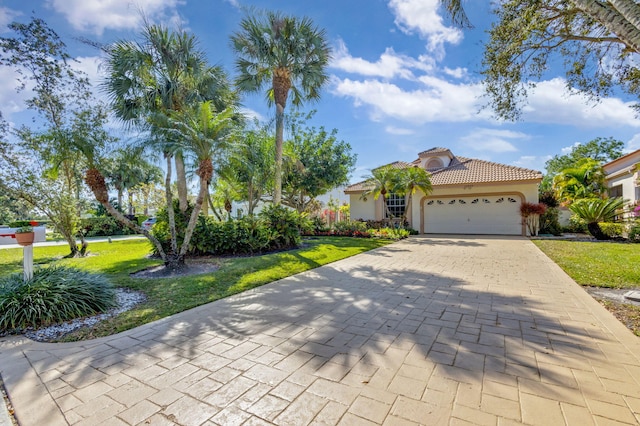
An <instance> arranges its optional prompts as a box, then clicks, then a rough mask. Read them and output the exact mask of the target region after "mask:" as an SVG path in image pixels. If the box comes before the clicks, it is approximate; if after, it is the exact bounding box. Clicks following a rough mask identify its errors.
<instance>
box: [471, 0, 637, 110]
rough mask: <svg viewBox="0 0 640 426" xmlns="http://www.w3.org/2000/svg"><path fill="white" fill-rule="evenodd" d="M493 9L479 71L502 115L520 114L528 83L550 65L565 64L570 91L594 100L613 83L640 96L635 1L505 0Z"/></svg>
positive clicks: (490, 97)
mask: <svg viewBox="0 0 640 426" xmlns="http://www.w3.org/2000/svg"><path fill="white" fill-rule="evenodd" d="M495 13H496V15H497V19H496V22H495V23H494V24H493V26H492V28H491V30H490V32H489V36H490V38H489V41H488V43H487V44H486V46H485V53H484V60H483V68H484V70H483V75H484V78H485V88H486V91H487V93H488V95H489V99H490V101H491V105H492V107H493V109H494V111H495V112H496V114H497V115H498V116H499V117H501V118H505V119H517V118H519V116H520V111H521V106H522V105H523V101H524V99H525V98H526V96H527V93H528V90H529V89H530V88H531V87H532V86H533V85H534V84H532V83H531V81H535V80H538V79H541V78H542V77H543V76H544V75H545V73H546V71H547V70H548V69H549V67H550V65H551V64H554V65H557V64H560V63H563V64H564V66H565V76H566V83H567V88H569V89H579V90H582V91H584V92H585V93H587V94H589V95H590V96H592V97H593V98H598V97H600V96H607V95H610V94H612V93H613V90H614V88H616V87H618V88H621V89H623V90H625V91H626V92H628V93H630V94H631V95H633V96H636V97H637V96H638V95H640V69H639V68H638V66H637V58H638V56H637V55H638V53H640V26H639V23H640V5H638V3H636V2H634V1H629V0H609V1H600V0H570V1H560V0H538V1H522V0H510V1H504V2H501V3H500V5H499V7H497V8H496V9H495ZM558 59H560V61H559V60H558Z"/></svg>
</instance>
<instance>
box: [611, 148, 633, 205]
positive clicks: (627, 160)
mask: <svg viewBox="0 0 640 426" xmlns="http://www.w3.org/2000/svg"><path fill="white" fill-rule="evenodd" d="M602 168H603V169H604V173H605V180H606V182H607V187H608V188H609V196H610V197H622V198H623V199H624V200H627V201H628V202H629V204H630V205H631V206H632V207H635V206H637V205H640V149H639V150H637V151H634V152H632V153H630V154H627V155H625V156H623V157H620V158H618V159H617V160H613V161H611V162H610V163H607V164H605V165H604V166H602Z"/></svg>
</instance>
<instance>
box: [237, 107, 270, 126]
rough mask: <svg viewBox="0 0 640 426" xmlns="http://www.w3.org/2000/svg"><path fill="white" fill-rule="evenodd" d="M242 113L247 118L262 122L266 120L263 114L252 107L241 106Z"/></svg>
mask: <svg viewBox="0 0 640 426" xmlns="http://www.w3.org/2000/svg"><path fill="white" fill-rule="evenodd" d="M240 114H242V115H243V116H244V117H245V118H246V119H247V120H258V121H259V122H261V123H263V122H264V121H265V119H264V116H263V115H262V114H260V113H259V112H258V111H254V110H252V109H250V108H240Z"/></svg>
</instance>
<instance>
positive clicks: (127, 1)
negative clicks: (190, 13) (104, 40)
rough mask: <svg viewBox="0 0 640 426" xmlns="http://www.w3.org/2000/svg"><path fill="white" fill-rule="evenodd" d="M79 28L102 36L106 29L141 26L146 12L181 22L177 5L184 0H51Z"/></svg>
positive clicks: (56, 9)
mask: <svg viewBox="0 0 640 426" xmlns="http://www.w3.org/2000/svg"><path fill="white" fill-rule="evenodd" d="M47 1H48V4H49V6H50V7H51V8H53V10H55V11H56V12H58V13H60V14H62V15H64V16H65V18H66V19H67V21H68V22H69V24H71V26H72V27H73V28H75V29H77V30H80V31H84V32H89V33H93V34H96V35H98V36H100V35H102V33H103V32H104V31H105V30H106V29H111V30H126V29H136V28H139V27H140V22H141V20H142V15H141V13H143V14H144V15H145V16H147V17H148V18H149V19H151V20H160V21H176V20H178V21H179V18H178V15H177V11H176V8H177V7H178V6H179V5H181V4H183V3H184V1H183V0H138V1H136V2H132V1H131V0H91V1H87V0H47Z"/></svg>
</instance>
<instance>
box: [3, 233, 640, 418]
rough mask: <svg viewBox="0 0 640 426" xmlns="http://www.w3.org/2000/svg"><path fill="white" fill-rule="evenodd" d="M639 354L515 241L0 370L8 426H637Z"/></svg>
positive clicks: (293, 287) (31, 346) (438, 247)
mask: <svg viewBox="0 0 640 426" xmlns="http://www.w3.org/2000/svg"><path fill="white" fill-rule="evenodd" d="M639 340H640V339H638V338H637V337H635V336H633V334H632V333H631V332H629V331H628V330H627V329H626V328H625V327H624V326H622V325H621V324H620V323H619V322H618V321H616V320H615V319H614V318H613V317H612V316H611V315H610V314H609V313H608V312H607V311H606V310H605V309H604V308H602V307H601V306H600V305H599V304H598V303H597V302H595V301H594V300H593V299H591V297H589V296H588V295H587V294H586V293H585V292H584V291H583V290H582V289H581V288H579V287H578V286H577V285H576V284H575V283H574V282H573V281H572V280H571V279H569V278H568V277H567V276H566V275H565V274H564V273H563V272H562V271H561V270H560V269H559V268H558V267H557V266H556V265H555V264H553V263H552V262H551V261H550V260H549V259H548V258H546V257H545V256H544V255H543V254H542V253H541V252H540V251H539V250H538V249H537V248H536V247H535V246H534V245H533V244H532V243H531V242H530V241H528V240H525V239H522V238H490V237H477V238H458V237H452V238H446V237H439V238H435V237H430V238H426V237H415V238H411V239H410V240H406V241H402V242H399V243H396V244H393V245H390V246H387V247H384V248H381V249H378V250H374V251H372V252H368V253H365V254H361V255H358V256H355V257H352V258H350V259H345V260H343V261H339V262H336V263H333V264H331V265H328V266H323V267H321V268H318V269H315V270H313V271H309V272H306V273H303V274H299V275H296V276H294V277H291V278H288V279H285V280H282V281H279V282H276V283H273V284H271V285H267V286H264V287H262V288H259V289H256V290H254V291H250V292H247V293H244V294H242V295H238V296H236V297H231V298H228V299H225V300H221V301H218V302H215V303H211V304H209V305H206V306H202V307H200V308H196V309H193V310H191V311H188V312H185V313H182V314H179V315H175V316H174V317H171V318H166V319H164V320H161V321H158V322H156V323H152V324H148V325H146V326H143V327H140V328H138V329H135V330H131V331H129V332H126V333H122V334H119V335H117V336H113V337H109V338H103V339H98V340H95V341H89V342H82V343H74V344H38V343H32V342H25V341H24V340H21V339H17V338H10V339H4V340H2V341H1V342H0V351H1V352H0V357H1V364H0V372H1V374H2V376H3V378H4V380H5V384H6V386H7V388H8V391H9V394H10V397H11V399H12V401H13V404H14V406H15V409H16V412H17V416H18V419H19V421H20V423H21V425H23V426H28V425H58V424H66V423H69V424H82V425H85V424H92V425H97V424H101V425H102V424H116V425H118V424H140V423H142V424H151V425H162V424H174V423H175V424H184V425H200V424H217V425H225V426H226V425H236V424H245V425H257V424H279V425H306V424H345V425H367V424H385V425H387V424H389V425H413V424H425V425H441V424H483V425H484V424H488V425H502V424H514V423H525V424H541V425H559V424H565V423H567V424H578V425H580V426H584V425H589V424H637V423H638V422H639V421H640V359H639V357H640V343H639Z"/></svg>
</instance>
